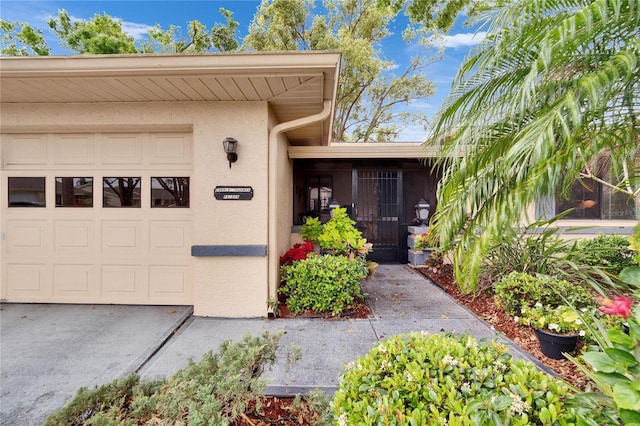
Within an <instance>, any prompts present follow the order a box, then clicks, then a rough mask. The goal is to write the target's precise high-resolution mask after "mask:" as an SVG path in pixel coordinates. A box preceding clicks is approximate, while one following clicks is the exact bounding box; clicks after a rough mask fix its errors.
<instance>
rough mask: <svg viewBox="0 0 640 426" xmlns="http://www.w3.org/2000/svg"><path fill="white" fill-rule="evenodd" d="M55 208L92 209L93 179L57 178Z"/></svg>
mask: <svg viewBox="0 0 640 426" xmlns="http://www.w3.org/2000/svg"><path fill="white" fill-rule="evenodd" d="M56 207H93V178H92V177H57V178H56Z"/></svg>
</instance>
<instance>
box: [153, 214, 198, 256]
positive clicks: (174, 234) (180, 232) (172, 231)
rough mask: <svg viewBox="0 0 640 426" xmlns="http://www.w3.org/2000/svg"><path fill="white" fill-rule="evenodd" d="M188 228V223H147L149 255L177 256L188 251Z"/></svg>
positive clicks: (189, 237)
mask: <svg viewBox="0 0 640 426" xmlns="http://www.w3.org/2000/svg"><path fill="white" fill-rule="evenodd" d="M190 228H191V226H190V223H189V222H188V221H179V222H177V221H164V220H163V221H151V222H150V223H149V239H150V241H149V248H150V253H151V255H156V254H158V255H162V254H179V253H184V252H185V250H190V244H189V241H191V235H190Z"/></svg>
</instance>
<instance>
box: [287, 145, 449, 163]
mask: <svg viewBox="0 0 640 426" xmlns="http://www.w3.org/2000/svg"><path fill="white" fill-rule="evenodd" d="M436 157H438V148H437V147H433V146H426V145H424V144H422V143H404V142H396V143H334V144H331V145H329V146H291V147H289V158H291V159H343V158H344V159H347V158H352V159H358V158H362V159H368V158H372V159H373V158H436Z"/></svg>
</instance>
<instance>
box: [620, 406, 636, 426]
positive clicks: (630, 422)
mask: <svg viewBox="0 0 640 426" xmlns="http://www.w3.org/2000/svg"><path fill="white" fill-rule="evenodd" d="M618 413H619V414H620V419H621V420H622V421H623V422H624V424H625V425H627V426H638V425H640V412H638V410H624V409H623V410H619V411H618Z"/></svg>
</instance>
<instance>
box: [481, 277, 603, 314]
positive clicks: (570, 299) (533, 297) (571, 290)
mask: <svg viewBox="0 0 640 426" xmlns="http://www.w3.org/2000/svg"><path fill="white" fill-rule="evenodd" d="M493 290H494V292H495V300H496V303H497V304H498V305H499V306H501V307H502V308H503V309H504V310H505V312H506V313H508V314H509V315H519V314H520V310H521V309H522V307H523V306H529V307H531V306H533V305H534V304H536V303H541V304H542V305H548V306H551V307H556V306H560V305H565V304H569V305H572V306H575V307H576V308H582V307H586V306H593V305H594V304H595V299H594V297H593V296H592V295H591V293H590V292H589V290H587V288H586V287H585V286H581V285H578V284H575V283H569V282H568V281H566V280H561V279H558V278H553V277H550V276H548V275H538V276H535V277H534V276H532V275H529V274H525V273H523V272H512V273H510V274H509V275H507V276H506V277H505V278H503V279H502V280H501V281H499V282H497V283H496V284H494V286H493Z"/></svg>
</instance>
